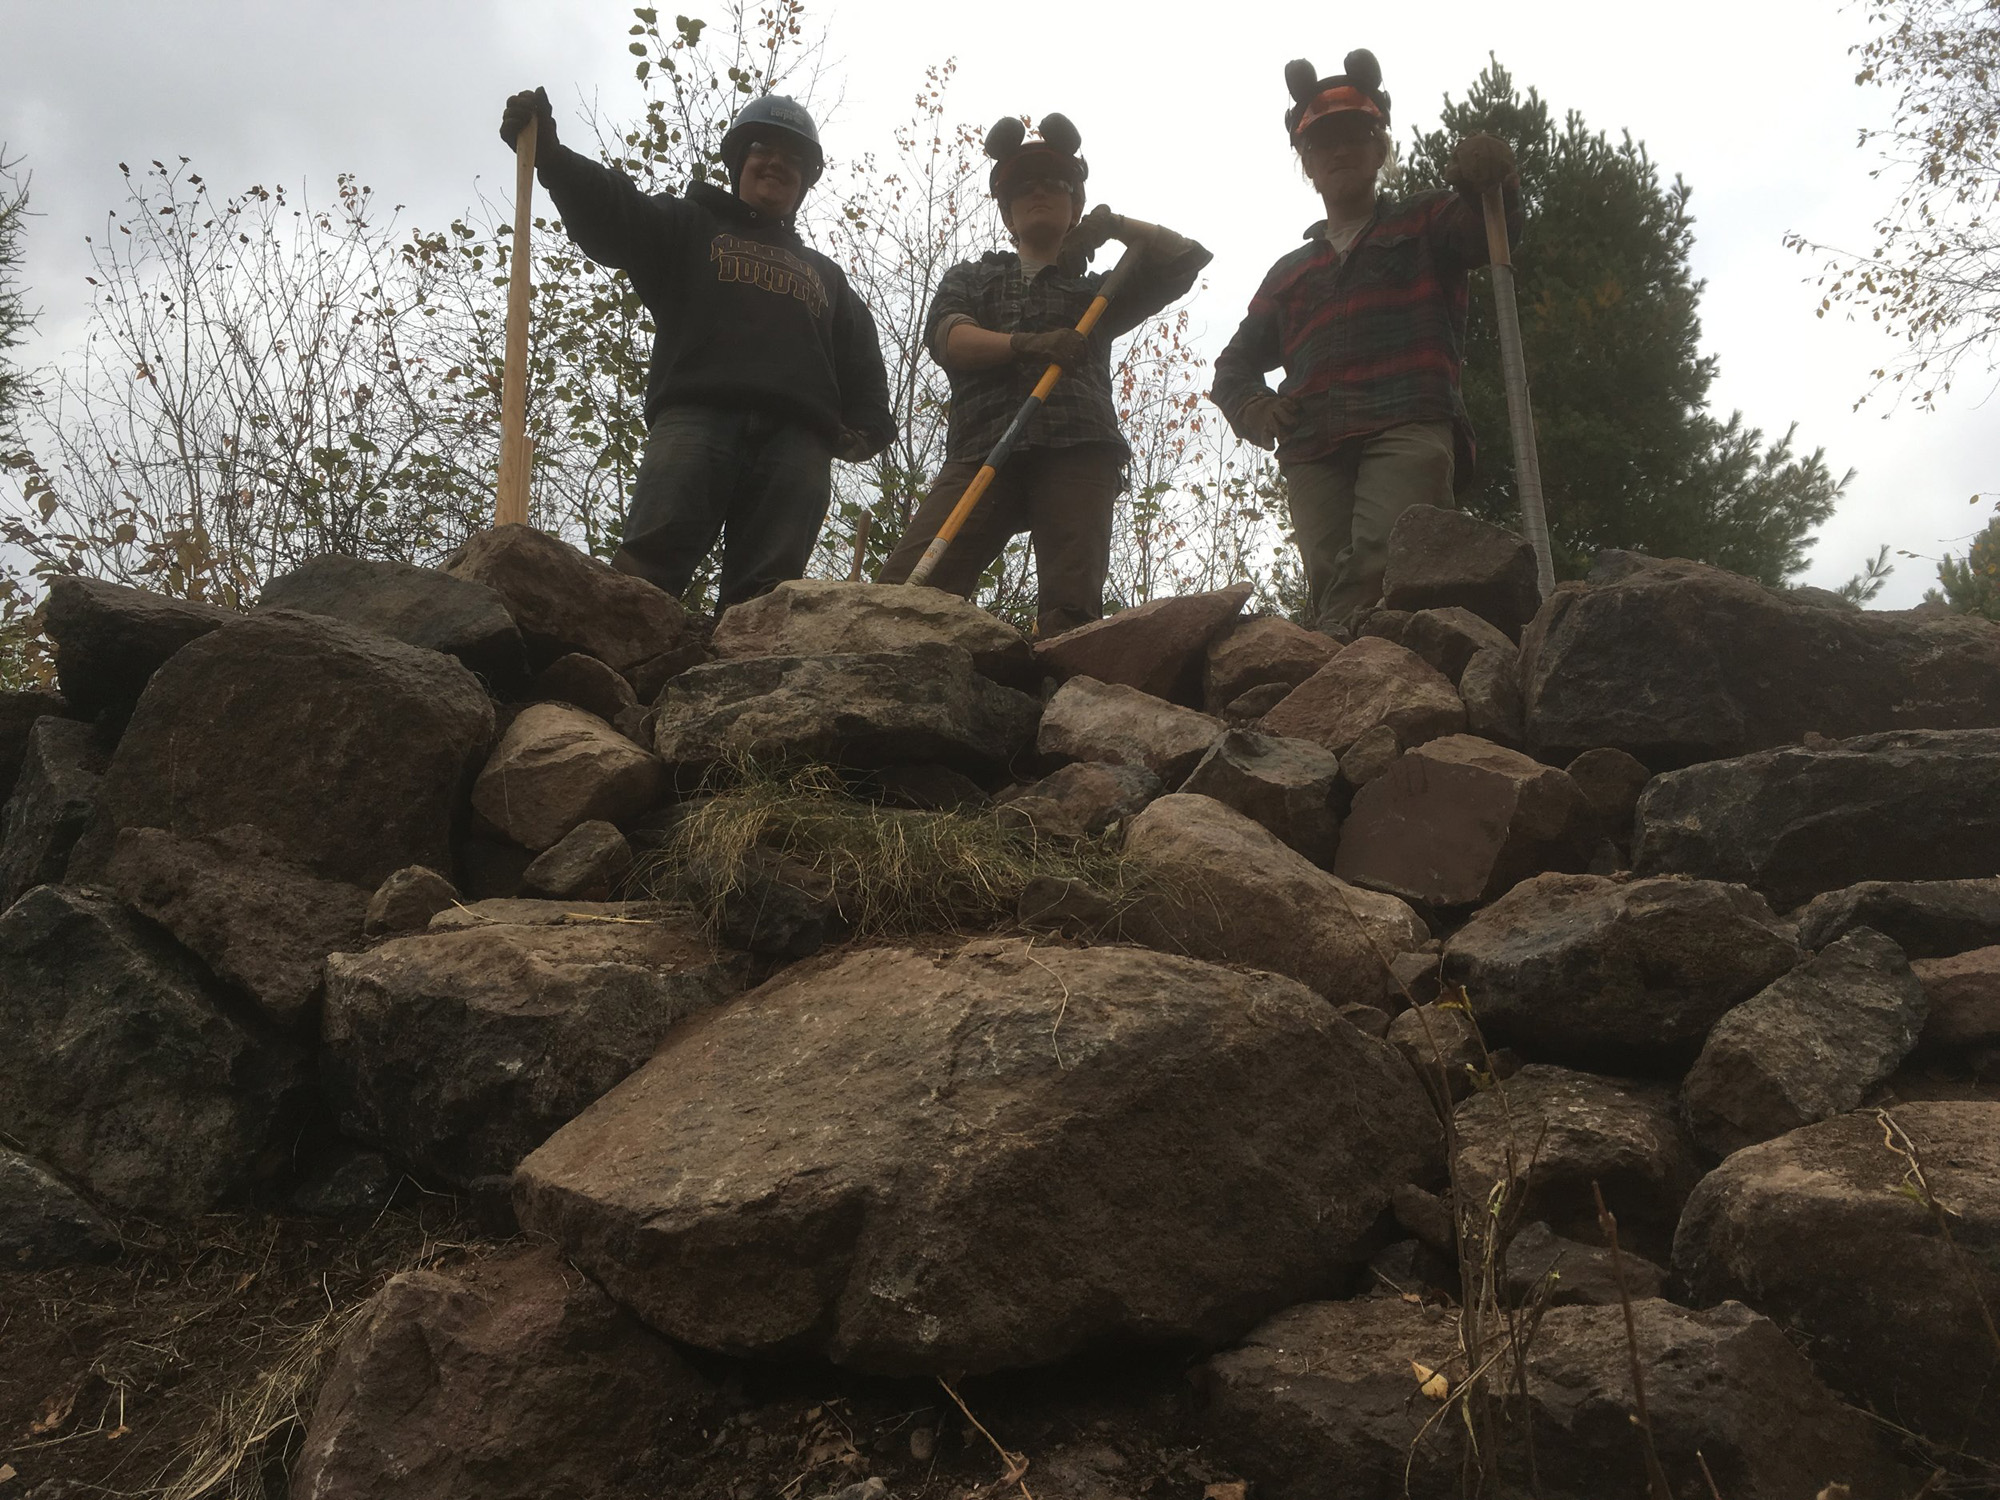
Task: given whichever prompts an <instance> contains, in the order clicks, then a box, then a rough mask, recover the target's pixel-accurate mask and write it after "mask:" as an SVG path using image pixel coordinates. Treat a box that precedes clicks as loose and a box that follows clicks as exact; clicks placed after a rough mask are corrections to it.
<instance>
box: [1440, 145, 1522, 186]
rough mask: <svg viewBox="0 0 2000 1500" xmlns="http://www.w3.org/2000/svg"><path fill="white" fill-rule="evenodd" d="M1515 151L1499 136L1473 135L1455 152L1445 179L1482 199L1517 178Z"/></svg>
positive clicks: (1455, 149)
mask: <svg viewBox="0 0 2000 1500" xmlns="http://www.w3.org/2000/svg"><path fill="white" fill-rule="evenodd" d="M1514 173H1515V168H1514V149H1513V147H1511V146H1509V145H1508V144H1507V143H1506V142H1505V141H1503V140H1501V139H1500V138H1499V137H1498V136H1492V135H1469V136H1467V137H1466V138H1465V139H1464V140H1462V141H1460V142H1459V143H1458V145H1457V146H1455V147H1454V148H1453V149H1452V153H1451V160H1450V162H1448V163H1447V164H1446V165H1445V169H1444V180H1445V181H1446V182H1448V183H1450V184H1451V185H1452V186H1453V187H1455V188H1457V189H1458V190H1459V191H1460V192H1461V193H1469V194H1471V195H1472V196H1473V197H1478V196H1479V195H1480V194H1481V193H1484V192H1485V191H1486V190H1487V189H1488V188H1496V187H1499V186H1500V185H1501V184H1502V183H1503V182H1506V181H1507V180H1508V179H1509V178H1511V177H1512V176H1514Z"/></svg>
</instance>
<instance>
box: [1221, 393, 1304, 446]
mask: <svg viewBox="0 0 2000 1500" xmlns="http://www.w3.org/2000/svg"><path fill="white" fill-rule="evenodd" d="M1229 425H1230V426H1231V427H1234V428H1235V429H1236V435H1237V436H1238V437H1240V438H1242V439H1243V441H1244V442H1246V443H1253V444H1255V445H1256V446H1257V447H1259V448H1263V449H1265V450H1266V451H1268V450H1270V449H1272V448H1275V447H1277V446H1278V440H1279V439H1280V438H1282V437H1284V435H1285V434H1286V433H1288V432H1290V431H1291V430H1292V429H1293V428H1294V427H1296V426H1298V425H1299V403H1298V401H1297V399H1296V398H1295V397H1292V396H1273V395H1269V394H1266V395H1262V396H1252V397H1251V398H1250V399H1249V400H1248V401H1245V402H1244V403H1243V405H1242V406H1240V407H1238V408H1237V411H1236V416H1235V418H1234V419H1233V420H1232V421H1231V422H1230V424H1229Z"/></svg>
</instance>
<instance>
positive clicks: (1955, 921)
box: [1793, 878, 2000, 959]
mask: <svg viewBox="0 0 2000 1500" xmlns="http://www.w3.org/2000/svg"><path fill="white" fill-rule="evenodd" d="M1793 920H1794V921H1796V922H1797V923H1798V924H1799V942H1800V943H1801V944H1803V945H1804V946H1805V947H1808V948H1824V947H1826V946H1827V944H1829V943H1833V942H1837V941H1838V940H1839V939H1841V938H1843V937H1845V936H1846V935H1847V934H1848V933H1850V932H1852V931H1853V930H1854V929H1855V928H1857V927H1872V928H1874V929H1875V930H1876V931H1877V932H1879V933H1881V934H1882V935H1883V936H1884V937H1887V938H1889V939H1891V940H1892V941H1894V943H1895V944H1896V946H1897V947H1898V948H1901V949H1902V950H1903V952H1904V953H1905V954H1906V955H1907V956H1908V957H1910V958H1912V959H1918V958H1949V957H1950V956H1951V955H1952V954H1954V953H1964V952H1967V951H1968V950H1970V949H1973V948H1988V947H1992V946H1994V945H1995V944H2000V879H1992V878H1988V879H1985V880H1908V881H1901V880H1864V881H1862V882H1861V883H1860V884H1859V885H1850V886H1847V887H1846V888H1844V889H1842V890H1838V891H1827V892H1824V893H1823V894H1821V895H1818V896H1815V897H1813V898H1812V900H1811V901H1809V902H1807V903H1806V904H1805V906H1804V907H1802V908H1800V910H1798V911H1797V912H1795V913H1793Z"/></svg>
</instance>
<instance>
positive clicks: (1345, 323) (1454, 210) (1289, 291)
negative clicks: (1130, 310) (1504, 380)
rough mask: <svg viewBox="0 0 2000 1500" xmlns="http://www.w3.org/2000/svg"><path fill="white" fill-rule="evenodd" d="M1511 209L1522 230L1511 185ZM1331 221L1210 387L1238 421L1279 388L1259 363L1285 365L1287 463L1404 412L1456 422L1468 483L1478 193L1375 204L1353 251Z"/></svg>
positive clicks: (1314, 233)
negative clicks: (1329, 233)
mask: <svg viewBox="0 0 2000 1500" xmlns="http://www.w3.org/2000/svg"><path fill="white" fill-rule="evenodd" d="M1507 218H1508V230H1509V232H1510V233H1511V234H1518V233H1519V232H1520V227H1521V221H1520V200H1519V195H1518V194H1517V193H1516V192H1515V191H1514V190H1513V189H1511V188H1510V189H1509V190H1508V193H1507ZM1325 227H1326V226H1325V223H1324V221H1322V222H1321V223H1318V224H1315V225H1313V227H1312V228H1311V229H1309V230H1307V231H1306V240H1307V243H1306V244H1304V245H1302V246H1300V247H1299V248H1298V249H1296V250H1294V251H1292V252H1291V253H1290V254H1288V255H1286V256H1285V257H1284V258H1283V259H1282V260H1280V261H1279V262H1278V263H1277V264H1276V265H1275V266H1273V267H1271V269H1270V272H1269V273H1268V274H1267V275H1266V276H1265V277H1264V284H1263V285H1262V286H1260V287H1259V288H1258V289H1257V294H1256V295H1255V296H1254V297H1252V298H1251V299H1250V312H1249V315H1248V316H1247V317H1245V318H1244V320H1243V322H1242V324H1241V325H1240V326H1239V327H1238V328H1237V330H1236V334H1235V337H1233V338H1231V339H1230V341H1229V347H1228V348H1227V349H1225V350H1223V351H1222V353H1221V354H1220V355H1219V356H1217V358H1216V361H1215V389H1214V390H1213V391H1212V392H1211V393H1210V397H1209V399H1210V400H1212V401H1214V402H1215V404H1216V405H1217V406H1218V407H1220V408H1221V409H1222V413H1223V415H1224V416H1226V417H1228V418H1229V420H1230V422H1231V423H1232V424H1234V423H1235V422H1236V419H1237V415H1238V413H1239V412H1240V411H1241V410H1242V408H1243V404H1244V403H1245V402H1246V401H1248V400H1250V399H1251V398H1252V397H1253V396H1258V395H1269V394H1270V387H1269V386H1267V385H1266V384H1265V383H1264V372H1265V371H1266V370H1270V369H1273V368H1275V367H1277V366H1279V365H1283V366H1284V369H1285V378H1284V381H1283V382H1282V384H1280V386H1279V387H1278V393H1279V394H1280V395H1285V396H1292V397H1296V398H1297V400H1298V404H1299V423H1298V425H1297V426H1296V427H1294V428H1293V429H1292V430H1291V431H1290V432H1289V433H1287V434H1286V435H1285V437H1284V439H1283V440H1282V441H1280V442H1279V444H1278V459H1279V461H1280V462H1281V463H1304V462H1310V461H1311V460H1314V459H1321V458H1325V457H1326V456H1327V455H1328V454H1330V453H1332V452H1333V450H1334V449H1335V448H1336V447H1338V446H1339V445H1340V444H1341V443H1342V442H1344V441H1346V440H1347V439H1349V438H1355V437H1364V436H1366V435H1368V434H1370V433H1376V432H1381V431H1383V430H1385V429H1387V428H1390V427H1397V426H1400V425H1402V424H1403V423H1405V422H1450V423H1451V424H1452V427H1453V430H1454V431H1455V432H1456V433H1457V436H1458V443H1457V446H1458V449H1459V459H1460V463H1459V475H1458V477H1459V482H1460V483H1461V485H1462V484H1464V483H1466V482H1467V481H1469V480H1470V478H1471V473H1472V457H1473V445H1472V423H1471V420H1470V419H1469V418H1468V417H1467V416H1466V413H1465V399H1464V397H1463V396H1462V395H1461V394H1460V393H1459V387H1458V377H1459V368H1460V366H1461V365H1462V364H1463V363H1464V360H1465V307H1466V293H1467V276H1468V273H1470V272H1471V271H1472V270H1474V269H1476V268H1477V267H1479V266H1483V265H1485V264H1486V260H1487V254H1486V227H1485V220H1484V218H1483V216H1482V214H1481V211H1480V206H1479V200H1478V199H1476V198H1470V197H1466V196H1463V195H1461V194H1459V193H1456V192H1450V191H1439V192H1430V193H1419V194H1418V195H1416V196H1415V197H1413V198H1408V199H1405V200H1403V201H1401V202H1391V201H1383V202H1380V203H1378V204H1377V205H1376V207H1375V213H1374V216H1373V217H1372V218H1371V219H1370V220H1369V221H1368V223H1367V224H1366V225H1365V226H1363V228H1362V230H1361V233H1360V234H1359V236H1357V237H1356V239H1355V241H1354V243H1353V244H1352V245H1351V246H1350V247H1349V248H1348V250H1347V252H1346V253H1345V254H1342V253H1341V252H1340V251H1338V250H1336V249H1334V247H1333V246H1332V244H1330V243H1329V242H1328V241H1327V239H1326V238H1325Z"/></svg>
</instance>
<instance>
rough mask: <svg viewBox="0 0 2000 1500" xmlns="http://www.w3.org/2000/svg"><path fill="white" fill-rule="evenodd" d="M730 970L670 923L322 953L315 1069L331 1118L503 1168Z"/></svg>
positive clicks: (419, 1151) (452, 1164)
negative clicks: (333, 1112) (323, 984)
mask: <svg viewBox="0 0 2000 1500" xmlns="http://www.w3.org/2000/svg"><path fill="white" fill-rule="evenodd" d="M743 972H744V971H743V967H742V965H741V962H740V961H739V960H733V959H727V958H717V957H715V956H714V955H713V954H712V952H711V950H710V948H709V946H708V944H707V943H706V942H705V941H703V939H702V937H701V935H700V933H699V932H698V931H696V930H695V929H694V928H693V927H692V926H691V925H684V924H678V923H667V922H643V921H640V922H632V921H625V922H620V921H611V922H597V923H583V924H577V925H545V926H499V925H494V926H478V927H469V928H465V929H463V930H460V931H445V932H428V933H422V934H419V935H417V936H414V937H406V938H395V939H391V940H390V941H388V942H386V943H382V944H380V945H379V946H377V947H375V948H373V949H371V950H369V951H368V952H366V953H343V954H336V955H335V956H334V957H333V958H332V959H331V960H330V961H329V962H328V964H327V988H326V1008H325V1012H324V1015H323V1018H322V1022H321V1034H320V1071H321V1075H322V1078H323V1079H324V1081H325V1086H326V1089H327V1092H328V1094H329V1095H330V1097H331V1098H332V1100H333V1102H334V1106H335V1108H336V1109H337V1110H338V1112H339V1116H340V1123H341V1127H342V1128H343V1129H344V1130H346V1131H348V1132H349V1133H350V1134H353V1135H355V1136H358V1137H360V1138H362V1139H364V1140H369V1141H373V1142H376V1143H378V1144H380V1145H382V1146H384V1147H387V1148H388V1149H390V1150H392V1151H394V1152H395V1153H396V1154H397V1155H399V1156H401V1157H402V1158H403V1159H404V1160H406V1161H409V1162H411V1163H413V1164H415V1165H417V1166H419V1167H422V1168H424V1169H425V1170H426V1171H430V1172H434V1173H436V1174H437V1175H438V1176H440V1177H442V1178H445V1179H446V1180H447V1181H451V1182H456V1183H461V1184H465V1183H470V1182H472V1181H473V1180H474V1179H476V1178H480V1177H488V1176H493V1175H495V1174H505V1173H507V1172H511V1171H512V1170H513V1169H514V1165H515V1163H516V1162H518V1161H520V1159H521V1158H522V1157H523V1156H526V1155H527V1154H528V1153H529V1152H530V1151H532V1150H534V1149H535V1147H537V1146H539V1145H540V1144H541V1143H542V1142H543V1141H545V1140H547V1139H548V1137H549V1135H550V1134H551V1133H552V1132H553V1131H555V1130H556V1129H557V1128H558V1127H560V1126H562V1125H564V1124H566V1123H567V1122H568V1121H569V1120H571V1119H573V1118H574V1117H575V1116H576V1115H577V1114H578V1112H579V1111H581V1110H582V1109H583V1108H584V1106H585V1105H587V1104H589V1103H590V1102H591V1101H592V1100H593V1099H596V1098H597V1097H598V1096H599V1095H601V1094H603V1093H604V1092H605V1091H606V1090H608V1089H609V1088H611V1086H612V1085H613V1084H615V1083H617V1082H618V1081H619V1079H621V1078H623V1077H625V1075H626V1074H628V1073H630V1072H631V1071H632V1070H633V1069H634V1068H636V1067H638V1066H639V1064H641V1063H642V1062H644V1061H645V1060H646V1059H647V1058H648V1057H650V1056H651V1055H652V1053H653V1050H654V1048H656V1047H657V1046H658V1045H659V1043H660V1040H661V1038H662V1037H664V1036H665V1035H666V1034H667V1033H668V1031H669V1029H670V1028H672V1027H673V1026H674V1025H675V1024H676V1023H677V1022H679V1021H681V1020H682V1019H683V1018H684V1017H686V1016H688V1015H691V1014H692V1013H694V1012H695V1011H698V1010H702V1009H704V1008H706V1007H708V1006H712V1005H715V1004H717V1003H719V1002H720V1001H722V1000H724V999H726V998H727V997H729V996H730V995H732V994H734V993H735V992H736V991H737V990H739V989H741V988H742V985H743Z"/></svg>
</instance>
